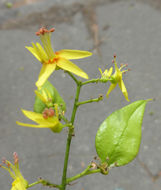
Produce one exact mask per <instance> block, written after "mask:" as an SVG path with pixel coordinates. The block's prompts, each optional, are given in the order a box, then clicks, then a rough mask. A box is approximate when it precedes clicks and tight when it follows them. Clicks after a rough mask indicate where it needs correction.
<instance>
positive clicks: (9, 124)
mask: <svg viewBox="0 0 161 190" xmlns="http://www.w3.org/2000/svg"><path fill="white" fill-rule="evenodd" d="M42 26H46V27H48V28H49V29H50V28H52V27H55V32H54V33H53V35H52V43H53V46H54V48H55V50H59V49H82V50H89V51H92V52H93V56H92V57H90V58H86V59H83V60H75V61H73V62H74V63H76V64H77V65H79V67H80V68H82V69H83V70H85V71H86V72H87V73H88V74H89V76H90V78H95V77H99V76H100V74H99V71H98V68H101V69H103V70H104V69H105V68H107V67H108V66H110V65H111V61H112V58H113V54H114V53H116V54H117V61H118V63H128V65H129V68H130V69H131V71H130V72H127V73H126V74H125V75H124V82H125V85H126V87H127V90H128V93H129V99H130V100H131V102H133V101H135V100H139V99H149V98H154V101H153V102H149V103H148V105H147V109H146V113H145V117H144V120H143V127H142V142H141V148H140V153H139V155H138V156H137V158H136V159H135V160H134V161H132V162H131V163H130V164H129V165H127V166H123V167H120V168H114V169H112V170H111V171H110V173H109V175H108V176H103V175H101V174H94V175H91V176H88V177H84V178H81V179H80V180H78V181H77V183H76V184H73V185H70V186H68V187H67V189H71V190H72V189H73V190H87V189H88V190H90V189H92V190H98V189H101V190H136V189H137V190H161V177H160V175H161V72H160V71H161V0H81V1H78V0H66V1H65V0H10V1H8V0H1V1H0V108H1V109H0V157H1V158H2V157H6V158H7V159H8V160H12V154H13V152H15V151H16V152H17V153H18V155H19V160H20V168H21V171H22V173H23V175H24V177H25V178H26V179H27V180H28V181H29V183H32V182H34V181H36V180H37V179H38V177H42V178H45V179H48V180H49V181H51V182H55V183H59V182H60V180H61V174H62V169H63V160H64V151H65V144H66V136H67V130H63V131H62V132H61V133H60V134H53V133H51V132H50V130H48V129H41V130H39V129H30V128H23V127H20V126H17V125H16V123H15V122H16V120H19V121H25V118H24V116H23V115H22V113H21V111H20V109H21V108H23V109H27V110H32V109H33V103H34V96H35V95H34V89H36V87H35V82H36V80H37V77H38V74H39V72H40V68H41V64H40V63H39V62H38V61H37V60H36V59H35V58H34V57H33V56H32V55H31V54H30V53H29V52H28V51H27V49H25V46H30V44H31V42H36V41H38V40H39V39H38V37H37V36H36V35H35V32H36V31H37V30H38V29H39V28H40V27H42ZM50 81H51V82H52V83H53V84H54V86H55V87H56V88H57V89H58V91H59V92H60V94H61V95H62V97H63V98H64V100H65V101H66V104H67V113H66V115H67V117H70V114H71V109H72V105H73V101H74V96H75V84H74V82H73V81H72V80H71V79H70V78H69V76H67V75H66V74H65V73H64V72H63V71H58V72H54V74H53V75H52V76H51V77H50ZM107 89H108V85H107V84H100V85H98V84H93V85H91V86H88V85H87V86H85V87H84V88H83V89H82V92H81V97H80V99H81V100H86V99H89V98H91V97H92V98H96V97H98V95H99V94H104V95H105V94H106V92H107ZM125 105H127V102H126V100H125V99H124V97H123V95H122V93H121V91H120V89H119V88H116V89H115V90H114V91H113V92H112V93H111V94H110V97H109V99H106V98H104V100H103V101H101V102H99V103H93V104H90V105H89V104H88V105H84V106H81V107H80V108H79V110H78V112H77V118H76V124H75V127H76V131H75V137H74V138H73V140H72V145H71V154H70V161H69V168H68V176H73V175H75V174H77V173H78V172H81V171H82V170H83V169H84V168H85V167H86V166H87V165H88V164H89V162H90V161H92V160H93V157H94V156H96V151H95V145H94V144H95V134H96V132H97V129H98V127H99V125H100V124H101V122H102V121H103V120H104V119H105V118H106V117H107V116H108V115H109V114H111V113H112V112H113V111H115V110H116V109H119V108H121V107H123V106H125ZM11 182H12V179H11V177H10V176H9V174H8V173H7V172H6V171H4V170H3V169H1V168H0V189H3V190H8V189H10V188H11ZM32 189H35V190H42V189H43V190H46V189H48V187H42V186H41V185H37V186H34V187H33V188H32Z"/></svg>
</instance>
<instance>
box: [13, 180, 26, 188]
mask: <svg viewBox="0 0 161 190" xmlns="http://www.w3.org/2000/svg"><path fill="white" fill-rule="evenodd" d="M11 190H26V187H25V185H24V184H23V183H22V181H21V180H20V178H17V179H16V180H14V181H13V183H12V188H11Z"/></svg>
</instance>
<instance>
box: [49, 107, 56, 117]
mask: <svg viewBox="0 0 161 190" xmlns="http://www.w3.org/2000/svg"><path fill="white" fill-rule="evenodd" d="M54 115H55V112H54V110H53V109H52V108H49V110H48V116H49V117H52V116H54Z"/></svg>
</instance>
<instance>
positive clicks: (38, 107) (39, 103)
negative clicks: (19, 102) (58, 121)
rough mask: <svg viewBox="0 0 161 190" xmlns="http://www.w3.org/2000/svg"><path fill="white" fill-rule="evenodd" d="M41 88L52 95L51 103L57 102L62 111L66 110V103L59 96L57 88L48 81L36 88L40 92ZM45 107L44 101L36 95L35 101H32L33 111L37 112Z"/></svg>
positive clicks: (40, 111)
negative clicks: (39, 88)
mask: <svg viewBox="0 0 161 190" xmlns="http://www.w3.org/2000/svg"><path fill="white" fill-rule="evenodd" d="M43 89H47V90H48V91H49V93H50V94H51V96H52V103H53V104H55V103H56V104H58V106H59V108H60V109H61V110H62V111H66V104H65V102H64V100H63V98H62V97H61V96H60V94H59V93H58V91H57V89H56V88H55V87H54V86H53V85H52V84H51V83H50V82H49V81H46V82H45V83H44V85H43V86H42V88H41V90H38V91H39V92H40V93H41V94H42V90H43ZM45 108H46V105H45V103H44V102H43V101H42V100H41V99H40V98H39V97H38V96H36V97H35V103H34V111H35V112H37V113H42V112H43V110H44V109H45Z"/></svg>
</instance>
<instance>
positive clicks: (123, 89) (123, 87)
mask: <svg viewBox="0 0 161 190" xmlns="http://www.w3.org/2000/svg"><path fill="white" fill-rule="evenodd" d="M119 87H120V89H121V91H122V93H123V95H124V96H125V99H126V100H127V101H128V102H129V101H130V100H129V99H128V93H127V90H126V87H125V84H124V82H123V80H121V82H119Z"/></svg>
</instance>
